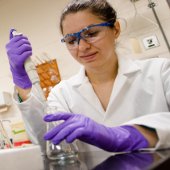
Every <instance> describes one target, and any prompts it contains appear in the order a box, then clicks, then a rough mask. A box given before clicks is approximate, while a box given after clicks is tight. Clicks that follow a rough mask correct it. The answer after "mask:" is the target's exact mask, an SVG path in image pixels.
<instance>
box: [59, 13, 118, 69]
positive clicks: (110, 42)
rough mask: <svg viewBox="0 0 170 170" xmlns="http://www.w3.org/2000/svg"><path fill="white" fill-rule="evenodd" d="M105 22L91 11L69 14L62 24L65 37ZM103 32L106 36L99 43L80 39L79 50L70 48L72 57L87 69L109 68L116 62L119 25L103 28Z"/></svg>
mask: <svg viewBox="0 0 170 170" xmlns="http://www.w3.org/2000/svg"><path fill="white" fill-rule="evenodd" d="M103 22H105V21H103V20H101V19H100V18H99V17H97V16H95V15H93V14H92V13H90V12H89V11H81V12H77V13H74V14H68V15H67V16H66V17H65V19H64V20H63V22H62V26H63V35H64V36H65V35H67V34H72V33H76V32H79V31H80V30H82V29H83V28H85V27H87V26H90V25H93V24H100V23H103ZM102 31H104V32H102V33H103V35H104V36H103V37H102V38H101V39H99V40H98V41H95V42H87V41H86V40H84V39H80V41H79V45H77V48H73V49H70V48H68V50H69V51H70V53H71V55H72V56H73V57H74V58H75V59H76V60H77V61H78V62H79V63H80V64H82V65H84V66H85V68H86V69H88V68H93V69H94V68H96V69H97V68H102V67H103V66H104V67H108V64H110V63H112V62H113V61H115V57H116V54H115V39H116V38H118V36H119V32H120V27H119V23H116V24H115V27H114V28H110V27H102ZM102 33H101V34H102Z"/></svg>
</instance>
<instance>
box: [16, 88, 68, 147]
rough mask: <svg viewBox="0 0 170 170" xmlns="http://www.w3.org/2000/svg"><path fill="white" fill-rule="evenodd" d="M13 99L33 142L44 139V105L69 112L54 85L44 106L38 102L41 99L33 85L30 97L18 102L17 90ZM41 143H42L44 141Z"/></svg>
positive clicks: (56, 110) (39, 141)
mask: <svg viewBox="0 0 170 170" xmlns="http://www.w3.org/2000/svg"><path fill="white" fill-rule="evenodd" d="M14 99H15V103H16V104H17V106H18V108H19V109H20V111H21V114H22V118H23V121H24V124H25V127H26V131H27V133H28V136H29V138H30V140H31V141H32V143H34V144H41V143H42V141H44V140H43V135H44V133H45V132H46V123H45V122H44V121H43V117H44V115H45V114H46V111H45V107H46V106H48V107H51V106H52V107H55V112H58V111H62V112H69V109H68V107H67V104H66V102H65V100H64V99H63V97H62V95H61V92H60V90H59V88H58V87H55V90H52V91H51V93H50V95H49V97H48V102H47V103H46V104H47V105H46V106H44V104H43V103H41V102H40V101H41V100H39V98H38V94H37V92H36V89H34V87H33V89H32V91H31V93H30V97H29V98H28V99H27V100H26V101H24V102H22V103H19V102H18V98H17V92H15V94H14ZM42 145H44V143H43V144H42Z"/></svg>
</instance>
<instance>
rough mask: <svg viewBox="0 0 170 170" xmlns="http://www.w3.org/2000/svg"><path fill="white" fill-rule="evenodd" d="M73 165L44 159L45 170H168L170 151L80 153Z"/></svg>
mask: <svg viewBox="0 0 170 170" xmlns="http://www.w3.org/2000/svg"><path fill="white" fill-rule="evenodd" d="M73 162H74V163H66V164H61V163H57V162H56V161H48V160H47V159H45V166H46V167H45V170H169V169H170V150H162V151H155V152H153V151H152V152H133V153H125V154H116V155H115V154H113V153H108V152H104V151H96V152H81V153H79V154H78V157H77V160H74V161H73Z"/></svg>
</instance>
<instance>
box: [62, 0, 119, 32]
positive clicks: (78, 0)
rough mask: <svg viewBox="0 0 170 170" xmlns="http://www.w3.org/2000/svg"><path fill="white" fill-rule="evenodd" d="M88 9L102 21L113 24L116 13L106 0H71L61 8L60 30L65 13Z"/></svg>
mask: <svg viewBox="0 0 170 170" xmlns="http://www.w3.org/2000/svg"><path fill="white" fill-rule="evenodd" d="M83 10H89V11H90V12H91V13H92V14H94V15H96V16H98V17H99V18H101V19H102V20H104V21H111V22H113V25H114V23H115V21H116V18H117V13H116V11H115V10H114V9H113V7H112V6H111V5H110V4H109V3H108V2H107V1H106V0H72V1H71V2H70V3H69V4H68V5H67V6H66V7H65V8H64V10H63V12H62V14H61V17H60V30H61V32H62V33H63V26H62V22H63V20H64V19H65V17H66V15H68V14H70V13H77V12H79V11H83Z"/></svg>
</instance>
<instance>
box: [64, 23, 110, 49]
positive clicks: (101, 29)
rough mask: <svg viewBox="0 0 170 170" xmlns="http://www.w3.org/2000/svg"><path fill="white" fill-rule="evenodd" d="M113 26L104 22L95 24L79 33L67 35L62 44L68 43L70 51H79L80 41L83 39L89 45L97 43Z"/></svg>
mask: <svg viewBox="0 0 170 170" xmlns="http://www.w3.org/2000/svg"><path fill="white" fill-rule="evenodd" d="M111 26H113V22H103V23H100V24H93V25H90V26H88V27H85V28H83V29H82V30H80V31H79V32H76V33H72V34H67V35H65V36H64V37H63V38H62V39H61V42H62V43H66V46H67V48H68V49H71V50H74V49H77V48H78V46H79V43H80V40H81V39H83V40H84V41H86V42H87V43H95V42H97V41H99V40H101V39H102V38H104V36H105V34H106V30H107V27H111Z"/></svg>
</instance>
